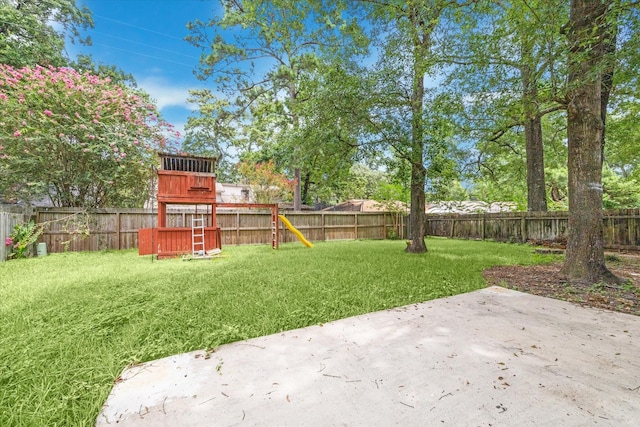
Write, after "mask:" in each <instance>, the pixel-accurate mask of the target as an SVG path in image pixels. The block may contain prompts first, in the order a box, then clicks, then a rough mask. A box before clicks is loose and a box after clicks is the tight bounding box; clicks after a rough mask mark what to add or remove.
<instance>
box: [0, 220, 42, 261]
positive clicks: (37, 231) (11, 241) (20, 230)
mask: <svg viewBox="0 0 640 427" xmlns="http://www.w3.org/2000/svg"><path fill="white" fill-rule="evenodd" d="M41 235H42V226H40V225H36V223H34V222H33V221H29V222H28V223H26V224H16V226H15V227H13V232H12V233H11V237H8V238H7V240H6V241H5V244H6V245H7V246H9V247H10V251H11V252H10V253H9V256H8V258H14V259H19V258H27V257H29V256H31V255H33V245H34V244H35V243H36V242H37V241H38V239H39V238H40V236H41Z"/></svg>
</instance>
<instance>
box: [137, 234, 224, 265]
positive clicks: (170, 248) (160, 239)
mask: <svg viewBox="0 0 640 427" xmlns="http://www.w3.org/2000/svg"><path fill="white" fill-rule="evenodd" d="M204 237H205V249H206V250H211V249H215V248H218V249H220V247H221V245H220V229H219V228H217V229H216V228H213V227H207V228H205V232H204ZM138 245H139V246H138V254H139V255H151V254H157V255H158V258H171V257H176V256H180V255H185V254H190V253H191V251H192V248H191V228H141V229H139V230H138Z"/></svg>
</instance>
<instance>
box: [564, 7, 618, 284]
mask: <svg viewBox="0 0 640 427" xmlns="http://www.w3.org/2000/svg"><path fill="white" fill-rule="evenodd" d="M606 13H607V4H606V3H601V2H595V1H591V0H572V1H571V17H570V21H569V32H568V38H569V44H570V49H571V50H570V52H569V80H568V85H569V88H570V89H571V92H570V93H569V96H568V100H569V102H568V105H567V136H568V162H567V166H568V173H569V186H568V187H569V226H568V238H567V251H566V258H565V262H564V267H563V272H564V273H565V274H566V275H567V276H568V278H569V281H570V282H572V283H577V284H592V283H597V282H600V281H606V282H617V281H618V279H617V278H616V277H615V276H614V275H613V274H612V273H611V272H610V271H609V270H608V269H607V268H606V266H605V263H604V236H603V224H602V133H603V131H604V124H603V121H602V104H601V101H602V72H601V71H599V70H602V66H603V61H604V60H603V51H602V49H601V43H602V31H603V28H604V23H605V20H606Z"/></svg>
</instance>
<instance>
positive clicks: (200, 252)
mask: <svg viewBox="0 0 640 427" xmlns="http://www.w3.org/2000/svg"><path fill="white" fill-rule="evenodd" d="M204 226H205V224H204V215H200V217H199V218H196V217H195V216H194V217H193V219H192V220H191V255H192V256H193V257H194V258H195V257H203V256H205V255H206V253H205V249H204V245H205V241H204Z"/></svg>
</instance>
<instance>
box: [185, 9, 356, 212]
mask: <svg viewBox="0 0 640 427" xmlns="http://www.w3.org/2000/svg"><path fill="white" fill-rule="evenodd" d="M341 3H342V2H335V1H325V0H313V1H306V2H299V1H295V0H272V1H267V0H232V1H222V2H221V4H222V6H223V13H222V15H221V16H217V17H213V18H211V19H209V20H208V21H206V22H202V21H199V20H196V21H194V22H193V23H190V24H189V26H188V28H189V30H190V31H191V35H190V36H189V37H188V38H187V39H188V41H189V42H191V43H192V44H194V45H195V46H197V47H200V48H201V49H202V52H203V53H202V55H201V60H200V68H199V70H198V75H199V77H200V78H202V79H207V78H213V79H214V83H215V84H216V86H217V90H218V91H219V92H220V93H223V94H224V98H223V99H222V100H221V101H219V100H218V99H215V100H213V96H212V95H205V96H206V97H209V98H212V102H210V103H209V105H212V106H213V107H214V108H212V109H211V114H212V115H213V116H214V117H216V120H218V121H222V122H226V123H227V124H228V126H231V127H232V128H235V129H236V130H242V134H241V135H240V139H241V140H242V139H244V140H245V141H246V138H248V137H250V133H251V132H252V131H253V130H254V129H248V128H247V124H248V123H249V124H250V126H251V125H253V124H256V125H265V124H266V126H267V131H269V132H271V135H272V136H274V137H275V138H280V140H281V141H283V140H287V138H286V135H294V136H295V135H297V134H298V131H299V127H300V124H301V121H302V119H303V118H301V117H300V111H299V110H300V104H301V103H303V102H304V101H305V100H304V99H302V98H301V97H300V90H301V82H302V81H303V79H304V78H305V76H306V75H308V74H310V73H314V72H315V71H316V69H317V67H318V64H319V62H320V61H321V60H322V58H323V57H339V56H341V55H342V56H346V57H349V56H350V55H351V53H352V52H353V51H354V49H355V50H356V51H357V50H358V49H359V46H362V45H364V44H365V42H366V40H365V39H363V38H362V37H361V35H360V33H359V27H358V26H357V25H356V22H355V21H353V20H352V21H345V20H344V19H343V15H342V7H343V6H344V5H342V4H341ZM267 117H268V118H270V119H271V120H270V121H269V122H268V123H265V118H267ZM259 120H262V122H261V123H258V121H259ZM258 127H259V126H258ZM195 130H196V131H197V130H198V129H195ZM258 131H259V132H263V131H264V128H263V129H258ZM237 135H238V132H236V133H235V135H231V137H232V139H234V138H233V137H235V136H237ZM281 137H285V138H281ZM288 140H289V141H290V142H291V145H290V146H289V147H288V148H287V150H288V152H289V156H290V161H289V162H290V165H291V166H292V168H293V169H294V175H295V179H296V182H297V186H296V189H295V192H294V208H295V209H300V204H301V180H302V179H306V180H308V179H309V178H308V177H309V174H308V173H301V168H303V167H304V166H305V165H303V164H302V162H301V160H300V157H301V148H300V143H299V141H296V140H295V137H293V138H288Z"/></svg>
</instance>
